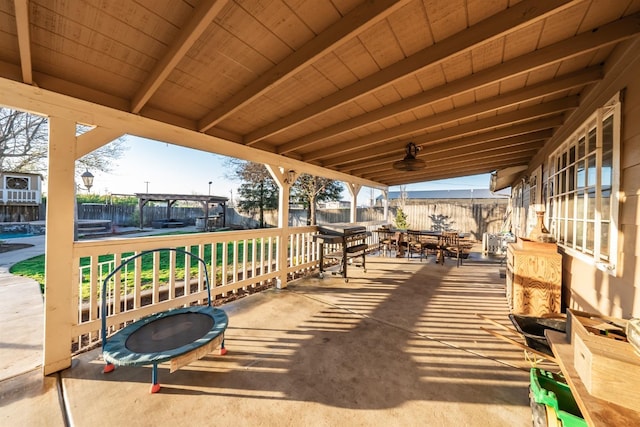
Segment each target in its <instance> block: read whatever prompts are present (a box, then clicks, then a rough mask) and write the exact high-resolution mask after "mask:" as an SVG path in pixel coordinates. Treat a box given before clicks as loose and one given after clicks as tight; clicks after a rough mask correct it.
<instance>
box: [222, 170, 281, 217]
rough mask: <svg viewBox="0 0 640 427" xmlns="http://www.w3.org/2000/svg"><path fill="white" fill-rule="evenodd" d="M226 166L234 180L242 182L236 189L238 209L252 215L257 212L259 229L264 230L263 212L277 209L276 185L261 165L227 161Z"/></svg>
mask: <svg viewBox="0 0 640 427" xmlns="http://www.w3.org/2000/svg"><path fill="white" fill-rule="evenodd" d="M228 164H229V165H230V166H231V168H232V170H233V174H234V176H235V178H237V179H239V180H240V181H242V184H240V187H239V188H238V195H239V196H240V200H239V202H238V208H240V210H241V211H244V212H249V213H252V214H254V213H255V212H256V211H257V212H258V213H259V217H260V218H259V222H260V227H261V228H264V226H265V223H264V211H265V210H270V209H277V208H278V194H279V193H278V192H279V190H278V185H277V184H276V182H275V181H274V180H273V178H272V177H271V174H270V173H269V171H268V170H267V168H266V167H265V166H264V165H263V164H260V163H253V162H247V161H244V160H240V159H229V160H228Z"/></svg>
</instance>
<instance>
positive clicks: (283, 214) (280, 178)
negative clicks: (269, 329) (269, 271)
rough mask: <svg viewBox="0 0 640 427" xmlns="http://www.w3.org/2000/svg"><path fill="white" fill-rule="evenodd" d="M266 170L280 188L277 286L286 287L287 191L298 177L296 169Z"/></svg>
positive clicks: (271, 167)
mask: <svg viewBox="0 0 640 427" xmlns="http://www.w3.org/2000/svg"><path fill="white" fill-rule="evenodd" d="M265 166H266V167H267V170H268V171H269V173H270V174H271V176H272V177H273V179H274V180H275V181H276V182H277V183H278V187H279V189H280V191H279V195H278V228H279V229H280V237H279V238H278V252H277V253H278V266H277V269H278V271H279V273H280V276H279V278H278V286H277V287H278V288H279V289H281V288H286V287H287V260H288V256H289V253H288V252H289V247H288V243H289V242H288V239H289V193H290V190H291V186H292V185H293V183H294V182H295V181H296V179H297V178H298V174H297V173H296V171H294V170H292V169H290V170H286V169H284V168H283V167H280V166H273V165H265Z"/></svg>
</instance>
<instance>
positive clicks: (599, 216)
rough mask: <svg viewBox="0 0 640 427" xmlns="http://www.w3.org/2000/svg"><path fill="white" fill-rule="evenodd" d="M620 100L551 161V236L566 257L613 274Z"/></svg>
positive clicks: (547, 189)
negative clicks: (575, 257)
mask: <svg viewBox="0 0 640 427" xmlns="http://www.w3.org/2000/svg"><path fill="white" fill-rule="evenodd" d="M620 111H621V108H620V100H619V95H617V96H616V97H615V98H614V99H612V100H611V101H610V102H609V103H607V104H606V105H605V106H604V107H602V108H600V109H598V110H597V111H596V112H595V113H594V114H593V115H592V116H591V117H590V118H589V119H588V120H587V121H586V122H585V123H583V125H582V126H581V127H580V128H579V129H578V130H577V131H576V132H575V133H574V134H573V135H572V136H571V137H570V138H569V139H568V140H567V141H565V143H564V144H563V145H562V146H561V147H560V148H559V149H558V150H556V151H555V152H554V153H553V154H552V155H551V156H550V157H549V159H548V163H547V165H546V171H545V174H544V183H543V187H544V189H543V195H544V196H543V197H545V198H546V203H547V212H548V218H549V223H550V232H551V233H552V234H553V235H554V236H555V238H556V239H557V241H558V244H559V245H561V246H563V247H564V248H565V250H567V252H568V253H570V254H573V255H576V256H580V257H583V258H585V259H588V260H591V261H592V262H595V263H596V265H598V266H599V267H601V268H603V269H605V270H607V271H610V272H612V274H615V264H616V248H617V237H618V233H617V215H618V199H617V197H613V196H614V195H615V194H617V191H618V184H619V182H618V181H619V175H618V172H617V171H618V170H619V156H620V114H621V113H620Z"/></svg>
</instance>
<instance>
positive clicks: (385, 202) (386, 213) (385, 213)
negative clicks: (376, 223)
mask: <svg viewBox="0 0 640 427" xmlns="http://www.w3.org/2000/svg"><path fill="white" fill-rule="evenodd" d="M382 195H383V196H384V198H383V199H382V206H384V210H383V214H382V217H383V218H384V221H385V222H389V190H382Z"/></svg>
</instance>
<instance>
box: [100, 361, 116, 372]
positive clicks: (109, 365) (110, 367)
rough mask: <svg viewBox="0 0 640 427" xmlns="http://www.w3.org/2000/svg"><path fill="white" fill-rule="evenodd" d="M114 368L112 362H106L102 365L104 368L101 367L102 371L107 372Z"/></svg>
mask: <svg viewBox="0 0 640 427" xmlns="http://www.w3.org/2000/svg"><path fill="white" fill-rule="evenodd" d="M114 369H116V365H114V364H113V363H107V364H106V365H104V368H102V373H103V374H108V373H109V372H113V371H114Z"/></svg>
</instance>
